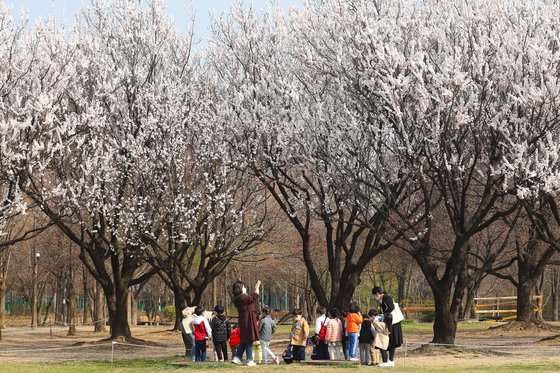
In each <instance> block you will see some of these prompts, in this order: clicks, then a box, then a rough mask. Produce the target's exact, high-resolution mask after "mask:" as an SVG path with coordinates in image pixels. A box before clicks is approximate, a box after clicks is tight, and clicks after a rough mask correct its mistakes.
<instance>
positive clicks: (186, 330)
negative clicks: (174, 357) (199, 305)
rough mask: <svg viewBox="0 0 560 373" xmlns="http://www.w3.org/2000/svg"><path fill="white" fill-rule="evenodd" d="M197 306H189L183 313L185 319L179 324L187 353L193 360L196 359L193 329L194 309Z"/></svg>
mask: <svg viewBox="0 0 560 373" xmlns="http://www.w3.org/2000/svg"><path fill="white" fill-rule="evenodd" d="M195 308H196V307H187V308H185V309H184V310H183V311H182V312H181V313H182V314H183V320H182V322H181V324H180V325H179V330H181V336H182V337H183V343H184V344H185V355H186V356H190V357H191V358H192V361H195V356H194V333H193V330H192V329H191V326H192V322H193V320H194V316H193V313H194V310H195Z"/></svg>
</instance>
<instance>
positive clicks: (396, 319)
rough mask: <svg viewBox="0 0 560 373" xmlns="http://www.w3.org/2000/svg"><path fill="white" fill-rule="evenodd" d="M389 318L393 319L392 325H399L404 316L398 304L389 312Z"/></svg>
mask: <svg viewBox="0 0 560 373" xmlns="http://www.w3.org/2000/svg"><path fill="white" fill-rule="evenodd" d="M391 316H392V317H393V325H395V324H398V323H400V322H401V321H403V320H404V315H403V313H402V312H401V308H400V307H399V304H398V303H395V309H394V310H393V311H391Z"/></svg>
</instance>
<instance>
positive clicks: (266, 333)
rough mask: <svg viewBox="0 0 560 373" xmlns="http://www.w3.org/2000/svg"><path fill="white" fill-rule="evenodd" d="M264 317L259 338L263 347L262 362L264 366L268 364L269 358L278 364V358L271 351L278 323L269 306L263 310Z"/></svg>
mask: <svg viewBox="0 0 560 373" xmlns="http://www.w3.org/2000/svg"><path fill="white" fill-rule="evenodd" d="M262 313H263V317H262V319H261V321H260V322H259V338H260V340H261V347H262V362H263V364H268V356H269V355H270V357H271V358H272V360H273V361H274V362H275V363H276V364H278V363H279V361H278V357H277V356H276V355H274V354H273V353H272V351H271V350H270V340H271V339H272V335H273V334H274V333H276V323H275V322H274V320H273V319H272V317H271V316H270V308H269V307H268V306H264V307H263V309H262Z"/></svg>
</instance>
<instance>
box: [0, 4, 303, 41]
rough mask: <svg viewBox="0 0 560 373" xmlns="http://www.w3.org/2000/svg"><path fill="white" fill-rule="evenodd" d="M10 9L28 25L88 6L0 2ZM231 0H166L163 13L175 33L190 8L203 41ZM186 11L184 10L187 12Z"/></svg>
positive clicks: (197, 35)
mask: <svg viewBox="0 0 560 373" xmlns="http://www.w3.org/2000/svg"><path fill="white" fill-rule="evenodd" d="M2 2H4V3H5V4H7V5H8V6H11V7H12V15H13V17H14V18H17V17H18V16H19V14H20V13H21V12H22V11H27V12H28V15H29V19H30V21H31V23H34V22H35V21H36V20H38V19H39V18H48V17H49V16H52V15H54V16H55V19H56V20H57V21H61V20H63V19H64V20H66V22H67V23H69V24H72V23H73V20H74V15H75V14H76V12H78V10H79V9H80V7H81V5H82V3H84V4H85V5H87V4H89V3H90V1H89V0H0V4H1V3H2ZM301 2H302V1H301V0H277V3H278V5H280V6H281V7H282V8H284V9H286V10H288V9H289V8H290V6H292V5H298V4H301ZM233 3H235V0H167V11H168V12H169V14H170V15H172V16H173V18H175V22H176V24H177V27H178V28H179V30H181V31H183V32H185V31H186V30H187V24H188V20H189V19H190V16H189V13H188V12H190V11H191V10H192V9H194V12H195V25H194V32H195V39H205V38H207V37H208V36H209V34H210V32H209V28H210V15H209V12H210V11H213V12H214V14H216V15H219V14H220V13H221V12H222V11H224V10H226V9H227V8H228V7H229V6H231V5H232V4H233ZM245 3H252V4H253V6H254V8H255V9H257V10H258V9H265V8H266V7H267V5H268V3H269V0H253V1H250V0H246V1H245ZM187 10H188V11H187Z"/></svg>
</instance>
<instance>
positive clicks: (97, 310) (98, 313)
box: [93, 281, 107, 333]
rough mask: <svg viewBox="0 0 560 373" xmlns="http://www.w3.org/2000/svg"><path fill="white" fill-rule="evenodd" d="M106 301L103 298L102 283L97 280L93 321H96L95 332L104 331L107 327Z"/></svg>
mask: <svg viewBox="0 0 560 373" xmlns="http://www.w3.org/2000/svg"><path fill="white" fill-rule="evenodd" d="M104 309H105V301H104V298H103V288H102V287H101V284H100V283H99V282H98V281H96V282H95V299H94V304H93V322H94V329H93V331H94V332H95V333H103V332H105V331H106V330H107V329H106V328H105V312H103V311H104Z"/></svg>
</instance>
